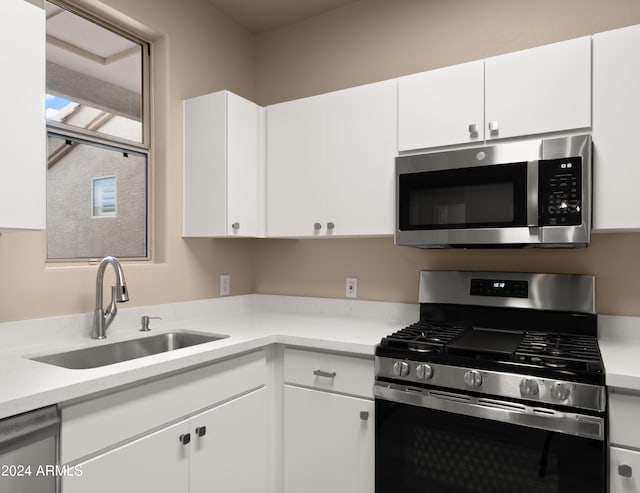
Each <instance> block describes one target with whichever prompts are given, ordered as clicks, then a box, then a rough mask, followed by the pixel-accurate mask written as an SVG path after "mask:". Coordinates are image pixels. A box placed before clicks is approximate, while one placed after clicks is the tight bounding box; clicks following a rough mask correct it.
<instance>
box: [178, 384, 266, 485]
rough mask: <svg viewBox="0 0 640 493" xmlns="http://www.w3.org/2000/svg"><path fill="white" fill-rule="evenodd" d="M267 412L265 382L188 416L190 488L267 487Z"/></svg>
mask: <svg viewBox="0 0 640 493" xmlns="http://www.w3.org/2000/svg"><path fill="white" fill-rule="evenodd" d="M268 416H269V413H268V401H267V391H266V390H265V389H264V388H263V389H260V390H257V391H255V392H253V393H251V394H248V395H245V396H243V397H240V398H238V399H235V400H232V401H230V402H227V403H226V404H223V405H221V406H219V407H216V408H214V409H212V410H210V411H207V412H205V413H203V414H200V415H199V416H195V417H194V418H191V420H190V421H191V436H192V448H191V474H190V482H191V487H190V493H208V492H211V491H215V492H218V493H267V492H268V491H270V488H269V469H268V468H269V464H270V463H269V461H268V448H267V447H268V437H269V420H268ZM201 435H202V436H201Z"/></svg>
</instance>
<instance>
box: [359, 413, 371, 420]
mask: <svg viewBox="0 0 640 493" xmlns="http://www.w3.org/2000/svg"><path fill="white" fill-rule="evenodd" d="M360 419H361V420H362V421H367V420H368V419H369V411H360Z"/></svg>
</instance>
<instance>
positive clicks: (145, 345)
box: [29, 331, 229, 370]
mask: <svg viewBox="0 0 640 493" xmlns="http://www.w3.org/2000/svg"><path fill="white" fill-rule="evenodd" d="M226 337H229V336H226V335H216V334H205V333H202V332H188V331H175V332H167V333H164V334H158V335H153V336H150V337H141V338H139V339H131V340H128V341H122V342H115V343H113V344H105V345H103V346H94V347H88V348H84V349H77V350H75V351H66V352H64V353H55V354H48V355H46V356H37V357H34V358H29V359H31V360H33V361H40V362H41V363H48V364H50V365H55V366H61V367H63V368H71V369H75V370H83V369H87V368H98V367H100V366H106V365H112V364H114V363H120V362H122V361H128V360H132V359H136V358H144V357H145V356H151V355H152V354H159V353H166V352H167V351H175V350H176V349H182V348H185V347H189V346H195V345H197V344H204V343H207V342H213V341H218V340H220V339H224V338H226Z"/></svg>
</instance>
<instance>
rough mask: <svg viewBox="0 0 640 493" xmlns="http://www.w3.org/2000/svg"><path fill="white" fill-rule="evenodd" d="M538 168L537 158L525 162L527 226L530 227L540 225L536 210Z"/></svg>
mask: <svg viewBox="0 0 640 493" xmlns="http://www.w3.org/2000/svg"><path fill="white" fill-rule="evenodd" d="M539 170H540V167H539V163H538V161H537V160H536V161H529V162H528V163H527V226H529V227H530V228H535V227H538V226H540V211H539V210H538V203H539V193H538V183H539V181H540V180H539V175H540V174H539Z"/></svg>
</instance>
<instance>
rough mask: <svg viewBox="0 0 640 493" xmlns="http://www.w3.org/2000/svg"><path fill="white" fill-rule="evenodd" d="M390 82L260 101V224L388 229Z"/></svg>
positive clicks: (348, 232) (306, 232)
mask: <svg viewBox="0 0 640 493" xmlns="http://www.w3.org/2000/svg"><path fill="white" fill-rule="evenodd" d="M396 122H397V85H396V81H395V80H391V81H384V82H380V83H376V84H369V85H365V86H360V87H354V88H351V89H346V90H343V91H337V92H333V93H329V94H323V95H321V96H315V97H311V98H305V99H300V100H296V101H289V102H286V103H281V104H276V105H273V106H269V107H268V108H267V166H268V178H267V184H268V185H267V197H268V199H267V232H268V236H274V237H313V236H360V235H361V236H365V235H366V236H379V235H391V234H393V224H394V218H393V210H394V206H393V203H394V189H393V184H394V178H393V177H394V158H395V155H396V149H397V123H396Z"/></svg>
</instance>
